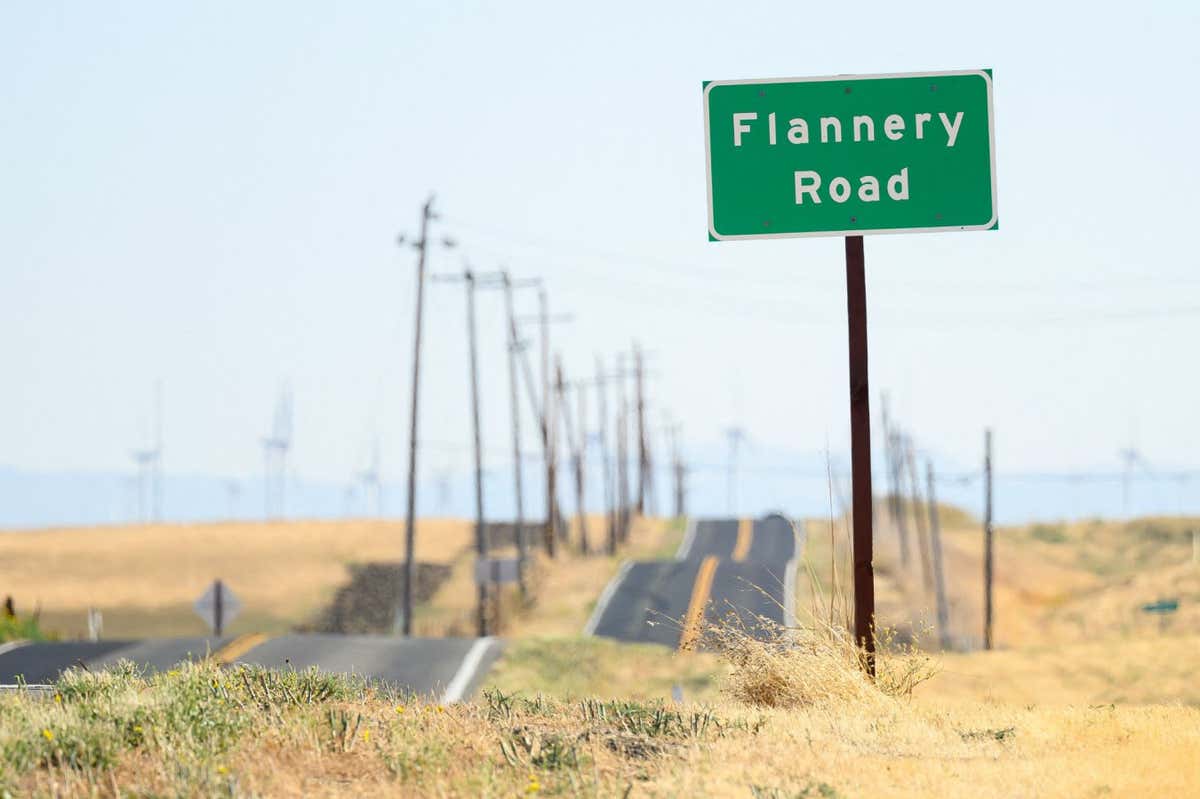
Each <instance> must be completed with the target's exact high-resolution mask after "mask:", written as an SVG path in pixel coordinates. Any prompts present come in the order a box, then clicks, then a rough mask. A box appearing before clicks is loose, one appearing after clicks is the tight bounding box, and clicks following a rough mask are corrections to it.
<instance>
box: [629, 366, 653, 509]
mask: <svg viewBox="0 0 1200 799" xmlns="http://www.w3.org/2000/svg"><path fill="white" fill-rule="evenodd" d="M633 364H634V390H635V391H636V392H637V395H636V402H637V439H638V440H637V445H638V484H637V512H638V515H639V516H641V515H645V513H646V481H647V479H648V477H649V476H648V474H647V470H648V467H649V465H650V463H649V458H648V457H647V454H646V394H645V386H646V381H645V362H644V360H643V358H642V350H641V348H640V347H639V346H638V345H637V344H636V343H635V344H634V345H633Z"/></svg>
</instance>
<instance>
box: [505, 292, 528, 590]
mask: <svg viewBox="0 0 1200 799" xmlns="http://www.w3.org/2000/svg"><path fill="white" fill-rule="evenodd" d="M503 282H504V305H505V309H506V311H507V312H508V385H509V395H510V396H509V400H510V402H511V404H512V444H513V488H514V491H515V492H516V508H515V510H516V519H515V524H516V528H515V530H514V537H515V538H516V543H517V583H518V585H519V586H520V589H521V598H522V599H524V598H525V597H526V596H527V593H528V586H527V585H526V583H525V571H526V569H527V568H528V561H529V542H528V540H527V539H526V536H525V491H524V486H523V484H522V474H521V472H522V469H521V406H520V400H519V398H518V391H517V356H518V354H519V352H520V347H521V341H520V337H519V336H518V335H517V318H516V315H515V314H514V313H513V281H512V278H511V277H509V274H508V272H504V273H503Z"/></svg>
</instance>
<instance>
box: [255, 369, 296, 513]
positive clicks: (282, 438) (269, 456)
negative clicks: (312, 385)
mask: <svg viewBox="0 0 1200 799" xmlns="http://www.w3.org/2000/svg"><path fill="white" fill-rule="evenodd" d="M291 444H292V391H291V389H290V388H289V387H288V386H287V385H286V384H285V385H284V387H283V390H282V391H281V392H280V394H279V400H278V402H277V403H276V404H275V417H274V419H273V421H272V425H271V434H270V435H269V436H266V437H265V438H263V439H262V447H263V498H264V507H265V512H266V517H267V518H268V519H270V518H273V517H282V516H283V515H284V514H285V512H286V506H285V499H286V488H287V453H288V448H289V447H291ZM273 494H274V495H275V496H277V497H278V502H279V505H278V508H277V509H274V512H273V507H272V505H273V499H274V497H273V496H272V495H273Z"/></svg>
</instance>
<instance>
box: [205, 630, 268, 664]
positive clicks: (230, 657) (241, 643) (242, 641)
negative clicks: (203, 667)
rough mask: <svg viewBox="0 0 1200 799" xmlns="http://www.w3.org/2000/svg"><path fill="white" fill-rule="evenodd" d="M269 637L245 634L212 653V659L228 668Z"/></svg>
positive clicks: (260, 634) (258, 634) (261, 634)
mask: <svg viewBox="0 0 1200 799" xmlns="http://www.w3.org/2000/svg"><path fill="white" fill-rule="evenodd" d="M269 637H270V636H268V635H265V634H263V633H246V634H245V635H239V636H238V637H237V638H234V639H233V640H232V641H230V642H229V643H227V644H225V646H223V647H221V648H220V649H218V650H217V651H216V652H213V653H212V659H213V660H215V661H216V662H218V663H221V664H224V665H226V666H228V665H229V664H230V663H233V661H235V660H237V659H238V658H240V657H241V656H242V655H244V654H246V653H247V652H249V651H250V650H251V649H253V648H254V647H256V646H258V645H259V644H261V643H263V642H265V641H266V640H267V639H268V638H269Z"/></svg>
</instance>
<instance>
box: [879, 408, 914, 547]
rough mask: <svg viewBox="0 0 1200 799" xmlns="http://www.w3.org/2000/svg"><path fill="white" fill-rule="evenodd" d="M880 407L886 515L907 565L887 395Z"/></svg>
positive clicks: (905, 535)
mask: <svg viewBox="0 0 1200 799" xmlns="http://www.w3.org/2000/svg"><path fill="white" fill-rule="evenodd" d="M880 406H881V409H882V412H883V460H884V465H885V466H886V467H887V468H886V469H885V470H884V473H885V474H886V475H887V480H888V496H887V507H888V515H889V516H890V517H891V519H892V524H893V526H895V528H896V536H897V538H899V539H900V561H901V563H902V564H904V565H905V566H907V565H908V530H907V529H906V528H905V520H904V507H903V505H902V504H901V502H900V480H899V475H898V473H897V472H898V470H897V468H896V452H895V446H894V445H895V443H896V438H895V436H896V434H895V433H894V432H893V430H892V425H891V415H890V414H889V413H888V395H887V392H886V391H885V392H883V393H882V394H881V395H880Z"/></svg>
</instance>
